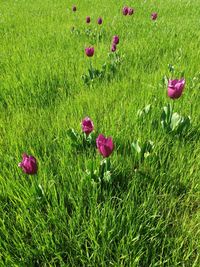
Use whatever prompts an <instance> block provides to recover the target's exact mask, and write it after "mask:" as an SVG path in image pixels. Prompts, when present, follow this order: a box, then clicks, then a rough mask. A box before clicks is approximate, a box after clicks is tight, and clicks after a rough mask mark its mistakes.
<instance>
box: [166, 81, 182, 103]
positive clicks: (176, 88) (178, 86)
mask: <svg viewBox="0 0 200 267" xmlns="http://www.w3.org/2000/svg"><path fill="white" fill-rule="evenodd" d="M184 87H185V79H180V80H178V79H176V80H169V81H168V96H169V97H170V98H172V99H177V98H179V97H180V96H181V95H182V92H183V89H184Z"/></svg>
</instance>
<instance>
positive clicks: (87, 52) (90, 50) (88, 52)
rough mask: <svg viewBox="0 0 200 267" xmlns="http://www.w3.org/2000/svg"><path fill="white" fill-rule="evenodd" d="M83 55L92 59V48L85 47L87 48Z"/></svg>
mask: <svg viewBox="0 0 200 267" xmlns="http://www.w3.org/2000/svg"><path fill="white" fill-rule="evenodd" d="M85 54H86V55H87V56H88V57H92V56H93V55H94V47H87V48H85Z"/></svg>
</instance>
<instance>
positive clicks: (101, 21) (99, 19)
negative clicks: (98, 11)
mask: <svg viewBox="0 0 200 267" xmlns="http://www.w3.org/2000/svg"><path fill="white" fill-rule="evenodd" d="M97 23H98V24H99V25H101V24H102V23H103V20H102V18H101V17H99V18H98V20H97Z"/></svg>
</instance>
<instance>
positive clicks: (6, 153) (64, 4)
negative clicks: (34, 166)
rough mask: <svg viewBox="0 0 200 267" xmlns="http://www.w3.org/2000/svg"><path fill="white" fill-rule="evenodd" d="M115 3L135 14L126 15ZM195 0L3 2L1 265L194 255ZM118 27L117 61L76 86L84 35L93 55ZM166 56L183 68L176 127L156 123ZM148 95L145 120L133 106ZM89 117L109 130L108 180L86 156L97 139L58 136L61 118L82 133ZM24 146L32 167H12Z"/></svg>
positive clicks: (197, 261)
mask: <svg viewBox="0 0 200 267" xmlns="http://www.w3.org/2000/svg"><path fill="white" fill-rule="evenodd" d="M74 3H75V4H76V5H77V8H78V11H77V12H76V13H73V12H71V6H72V5H73V4H74ZM124 4H127V5H132V6H133V7H134V8H135V10H136V13H135V15H134V16H132V17H124V16H122V15H121V8H122V7H123V5H124ZM199 6H200V1H199V0H195V1H194V0H193V1H188V0H187V1H186V0H160V1H153V0H150V1H135V2H134V3H132V1H126V3H124V1H121V0H118V1H107V0H93V1H92V0H88V1H83V0H79V1H78V0H77V1H75V2H73V1H71V0H70V1H64V0H62V1H50V0H43V1H40V0H30V1H23V0H19V1H11V0H6V1H5V0H2V1H1V3H0V10H1V12H0V22H1V24H0V35H1V60H0V68H1V69H0V73H1V76H0V86H1V89H0V266H6V267H10V266H20V267H23V266H24V267H25V266H75V267H78V266H87V267H89V266H105V267H107V266H116V267H117V266H131V267H135V266H138V267H148V266H151V267H155V266H169V267H175V266H184V267H196V266H197V267H198V266H200V257H199V255H200V247H199V243H200V226H199V221H200V210H199V203H200V194H199V192H200V188H199V177H200V134H199V133H200V125H199V120H200V108H199V102H200V69H199V58H200V49H199V43H200V28H199V17H200V9H199ZM153 11H157V12H158V20H157V21H156V22H155V23H154V22H152V21H151V20H150V14H151V12H153ZM88 15H90V16H91V20H92V23H91V25H90V26H88V25H86V24H85V17H86V16H88ZM99 16H102V17H103V25H102V27H101V28H102V39H101V40H100V41H98V40H97V39H96V38H92V37H88V36H87V35H86V33H85V30H86V29H87V27H90V28H91V30H92V32H94V31H96V30H97V31H99V28H100V27H98V25H96V20H97V18H98V17H99ZM72 26H74V27H75V30H74V31H73V32H72V31H71V27H72ZM95 28H96V29H95ZM114 34H118V35H119V36H120V44H119V45H118V53H119V55H120V56H121V57H122V58H123V60H122V62H121V64H120V65H118V69H117V71H116V73H115V74H114V75H113V77H112V78H109V77H107V76H106V77H104V79H102V80H97V79H96V80H94V82H93V83H92V85H91V86H87V85H85V84H84V82H83V80H82V78H81V76H82V75H83V74H86V73H87V69H88V67H89V64H90V60H89V59H88V58H86V56H85V55H84V48H85V47H86V46H89V45H91V44H92V45H94V47H95V56H94V57H93V58H92V59H91V61H92V64H93V67H94V68H100V67H101V65H102V64H103V63H105V62H107V63H109V58H108V52H109V50H110V43H111V40H112V36H113V35H114ZM168 64H172V65H173V66H174V67H175V70H176V73H177V75H178V76H180V75H181V73H182V72H184V77H185V79H186V88H185V90H184V93H183V96H182V97H181V98H180V99H179V100H177V101H175V107H174V109H175V111H177V112H178V113H180V114H182V115H184V116H186V115H189V116H190V117H191V119H192V125H191V127H190V129H189V130H188V132H187V133H186V134H184V135H183V136H175V135H173V134H170V133H166V132H165V131H164V130H163V129H162V127H161V124H160V123H159V124H158V127H154V126H153V125H152V121H153V120H159V119H160V116H161V111H162V107H163V106H165V105H166V104H167V103H171V102H172V100H170V99H169V98H168V97H167V96H166V89H167V88H166V86H165V85H164V84H163V77H164V76H165V75H167V76H169V75H170V73H169V69H168ZM147 104H151V105H152V111H151V113H150V114H149V115H147V116H146V118H145V119H144V120H142V121H141V120H139V119H138V116H137V111H138V109H142V108H144V107H145V106H146V105H147ZM85 116H89V117H91V118H92V120H93V121H94V125H95V131H96V133H103V134H105V135H106V136H112V137H113V140H114V142H115V151H114V153H113V154H112V155H111V163H112V170H113V181H112V183H110V184H98V183H94V182H93V181H92V179H90V177H89V176H88V175H87V172H86V170H87V169H88V165H89V163H90V162H91V161H93V163H94V166H95V168H98V166H99V162H100V160H101V156H100V155H99V154H98V152H95V153H94V151H93V150H87V151H84V150H76V149H74V148H73V147H72V146H71V142H70V139H69V138H68V136H67V130H68V129H69V128H74V129H75V130H76V131H78V132H81V128H80V122H81V120H82V118H84V117H85ZM135 140H139V141H140V142H141V143H144V142H145V141H146V140H152V141H153V142H154V150H153V152H152V153H151V155H150V156H149V157H148V158H147V159H145V160H144V162H143V163H140V164H139V163H138V162H137V159H136V156H135V154H134V153H133V152H131V151H130V144H131V143H132V142H133V141H135ZM23 152H27V153H28V154H31V155H34V156H35V157H36V158H37V160H38V162H39V171H38V174H37V175H36V176H27V175H25V174H23V173H22V171H21V169H19V168H18V162H20V161H21V155H22V153H23ZM136 166H137V168H136Z"/></svg>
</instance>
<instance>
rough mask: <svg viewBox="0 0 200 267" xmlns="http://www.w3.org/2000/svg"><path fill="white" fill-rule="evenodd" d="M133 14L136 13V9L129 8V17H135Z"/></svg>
mask: <svg viewBox="0 0 200 267" xmlns="http://www.w3.org/2000/svg"><path fill="white" fill-rule="evenodd" d="M133 13H134V9H133V8H131V7H129V8H128V14H129V16H131V15H133Z"/></svg>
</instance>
